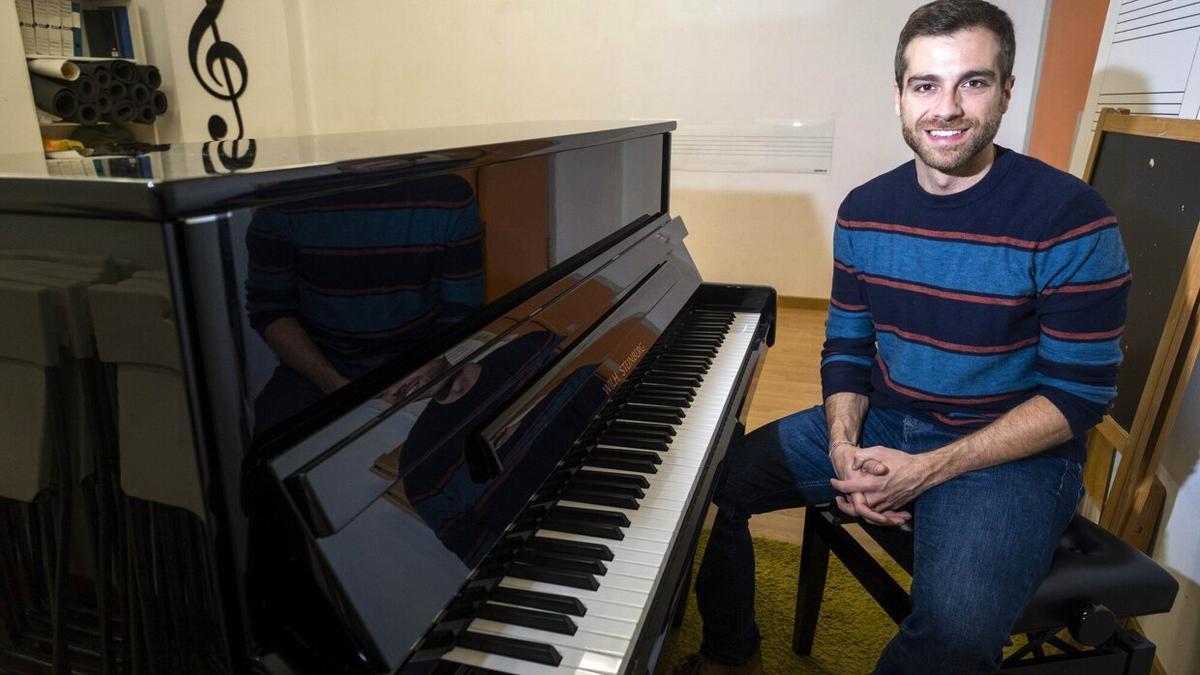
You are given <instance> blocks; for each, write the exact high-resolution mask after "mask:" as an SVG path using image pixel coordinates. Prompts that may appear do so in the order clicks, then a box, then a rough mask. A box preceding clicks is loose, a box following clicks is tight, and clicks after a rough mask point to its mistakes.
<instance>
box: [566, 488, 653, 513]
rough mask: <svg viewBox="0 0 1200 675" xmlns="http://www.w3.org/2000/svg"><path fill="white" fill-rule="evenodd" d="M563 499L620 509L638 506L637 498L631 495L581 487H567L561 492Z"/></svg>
mask: <svg viewBox="0 0 1200 675" xmlns="http://www.w3.org/2000/svg"><path fill="white" fill-rule="evenodd" d="M562 498H563V499H569V500H570V501H573V502H583V503H584V504H595V505H596V506H615V507H617V508H620V509H636V508H638V498H637V497H634V496H632V495H620V494H613V493H610V492H604V491H600V490H586V489H583V488H582V487H578V486H576V487H569V488H567V489H566V490H564V491H563V493H562Z"/></svg>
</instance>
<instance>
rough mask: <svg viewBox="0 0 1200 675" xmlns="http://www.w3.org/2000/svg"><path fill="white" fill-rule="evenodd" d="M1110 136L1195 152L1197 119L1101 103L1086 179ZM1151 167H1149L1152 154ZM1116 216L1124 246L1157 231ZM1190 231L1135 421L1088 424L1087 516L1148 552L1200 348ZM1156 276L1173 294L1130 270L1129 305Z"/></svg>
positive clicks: (1198, 246) (1196, 249) (1199, 282)
mask: <svg viewBox="0 0 1200 675" xmlns="http://www.w3.org/2000/svg"><path fill="white" fill-rule="evenodd" d="M1113 135H1126V136H1139V137H1148V138H1153V139H1165V140H1171V141H1175V142H1180V143H1195V144H1196V149H1197V152H1198V153H1200V121H1198V120H1177V119H1164V118H1156V117H1147V116H1133V115H1129V114H1127V113H1124V112H1122V111H1117V110H1112V109H1105V110H1103V111H1102V112H1101V115H1100V120H1099V122H1098V124H1097V127H1096V133H1095V135H1094V137H1093V140H1092V149H1091V152H1090V153H1089V155H1088V161H1087V166H1086V168H1085V170H1084V179H1085V180H1087V181H1088V182H1089V183H1093V184H1095V180H1094V179H1095V178H1096V175H1097V173H1096V170H1097V163H1098V161H1100V162H1102V161H1103V159H1102V153H1103V152H1104V144H1105V142H1106V140H1107V139H1109V138H1111V137H1112V136H1113ZM1149 166H1150V167H1151V168H1153V167H1154V164H1153V157H1151V159H1150V163H1149ZM1138 168H1139V169H1140V167H1138ZM1189 168H1190V167H1189ZM1102 193H1103V190H1102ZM1186 196H1187V195H1183V196H1181V198H1185V197H1186ZM1198 206H1200V204H1198ZM1117 217H1118V218H1120V219H1122V221H1121V226H1122V233H1123V235H1124V236H1125V238H1126V242H1127V245H1128V242H1129V241H1131V239H1130V237H1136V236H1154V233H1153V232H1151V231H1148V229H1145V228H1140V225H1141V224H1140V223H1136V222H1129V221H1127V220H1125V219H1124V218H1125V216H1122V214H1121V213H1120V212H1119V211H1118V213H1117ZM1195 229H1196V230H1197V232H1196V233H1193V234H1192V238H1191V246H1190V248H1189V249H1188V250H1187V254H1186V258H1185V259H1184V262H1183V266H1182V271H1181V273H1180V274H1179V276H1178V283H1177V286H1176V287H1175V293H1174V296H1173V299H1172V300H1171V303H1170V306H1169V308H1168V309H1167V310H1166V311H1165V317H1164V318H1163V321H1162V329H1161V336H1160V337H1159V339H1158V342H1157V346H1156V349H1155V351H1154V358H1153V361H1152V362H1151V365H1150V367H1149V369H1148V371H1147V373H1146V379H1145V385H1144V387H1142V390H1141V392H1140V396H1139V397H1138V399H1137V400H1138V403H1137V409H1136V413H1135V414H1134V416H1133V420H1132V424H1130V425H1129V428H1128V429H1125V428H1124V427H1123V426H1122V425H1121V424H1120V423H1119V422H1117V420H1115V419H1114V418H1113V417H1112V416H1105V418H1104V420H1103V421H1102V422H1101V424H1100V425H1098V426H1097V427H1096V429H1095V430H1093V432H1092V435H1091V437H1090V438H1089V443H1088V470H1087V475H1086V476H1085V484H1086V485H1087V486H1088V491H1089V493H1090V494H1092V495H1093V498H1098V499H1097V502H1096V503H1094V504H1093V505H1092V507H1091V509H1090V510H1091V511H1092V515H1093V516H1094V514H1095V512H1096V511H1097V510H1098V511H1099V523H1100V524H1101V525H1102V526H1104V527H1105V528H1106V529H1108V530H1109V531H1110V532H1113V533H1115V534H1117V535H1118V536H1120V537H1121V538H1122V539H1124V540H1125V541H1127V542H1129V543H1130V544H1131V545H1133V546H1136V547H1137V548H1139V549H1141V550H1142V551H1144V552H1146V553H1149V552H1150V548H1151V545H1152V543H1153V537H1154V533H1155V531H1156V529H1157V524H1158V520H1159V518H1160V517H1161V514H1162V507H1163V503H1164V500H1165V490H1164V488H1163V486H1162V484H1161V483H1160V482H1159V481H1158V480H1157V479H1156V477H1155V472H1156V470H1157V469H1158V465H1159V462H1160V460H1161V459H1162V455H1163V452H1164V450H1165V446H1166V441H1167V438H1168V435H1169V433H1170V431H1171V428H1172V426H1173V425H1174V422H1175V420H1176V418H1177V417H1178V415H1179V413H1180V406H1181V405H1182V400H1183V395H1184V392H1185V390H1186V388H1187V383H1188V381H1189V379H1190V378H1191V375H1192V373H1193V371H1194V369H1195V365H1196V359H1197V356H1198V354H1200V335H1198V330H1197V329H1198V325H1200V305H1198V302H1197V300H1198V299H1200V226H1197V227H1196V228H1195ZM1155 281H1157V282H1158V285H1157V286H1156V287H1158V288H1159V289H1160V290H1161V292H1162V293H1163V295H1165V294H1167V293H1169V292H1170V288H1169V285H1168V284H1167V283H1166V282H1165V281H1164V280H1163V279H1143V280H1141V281H1140V282H1139V274H1138V272H1137V270H1136V269H1135V270H1134V282H1133V283H1134V289H1135V292H1134V295H1133V296H1132V297H1131V300H1130V303H1131V305H1132V303H1134V302H1137V299H1138V295H1137V288H1138V284H1139V283H1151V284H1153V283H1154V282H1155ZM1127 326H1128V324H1127ZM1123 346H1125V347H1127V348H1135V349H1136V348H1141V349H1148V348H1149V345H1148V344H1141V345H1128V344H1125V343H1123ZM1120 395H1121V394H1118V396H1120ZM1125 395H1128V393H1126V394H1125ZM1118 400H1120V399H1118ZM1118 452H1119V453H1120V455H1121V459H1120V463H1119V465H1118V467H1117V472H1116V476H1115V477H1114V478H1113V480H1112V484H1111V488H1110V487H1109V476H1110V475H1111V470H1112V465H1113V461H1114V458H1115V456H1116V453H1118ZM1085 508H1086V507H1085Z"/></svg>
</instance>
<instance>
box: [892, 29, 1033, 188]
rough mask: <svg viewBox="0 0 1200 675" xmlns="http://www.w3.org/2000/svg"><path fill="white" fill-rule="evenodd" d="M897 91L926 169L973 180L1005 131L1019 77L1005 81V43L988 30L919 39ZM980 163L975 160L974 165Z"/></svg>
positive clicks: (907, 132)
mask: <svg viewBox="0 0 1200 675" xmlns="http://www.w3.org/2000/svg"><path fill="white" fill-rule="evenodd" d="M905 54H906V56H907V57H908V69H907V70H906V71H905V73H904V79H903V81H902V82H901V84H900V85H899V86H898V87H897V88H896V114H897V115H899V116H900V125H901V131H902V132H903V134H904V141H905V142H906V143H908V147H910V148H912V149H913V152H914V153H916V155H917V159H918V161H920V162H923V163H924V164H925V165H926V166H928V167H930V168H932V169H936V170H937V171H940V172H942V173H946V174H953V175H970V174H971V173H973V172H974V171H975V170H977V169H981V168H983V167H977V166H975V164H977V163H978V159H979V158H981V157H988V158H990V155H984V154H981V153H983V152H984V151H985V150H987V149H988V148H989V147H990V146H991V143H992V139H994V138H995V137H996V132H997V131H998V130H999V129H1000V118H1001V117H1002V116H1003V115H1004V113H1005V111H1007V110H1008V100H1009V97H1010V96H1011V95H1012V84H1013V78H1012V77H1009V78H1008V81H1007V82H1000V81H999V79H1000V71H999V68H998V63H997V62H998V56H999V54H1000V42H999V39H998V38H997V37H996V34H995V33H993V32H992V31H990V30H988V29H986V28H980V27H975V28H967V29H964V30H960V31H958V32H956V33H951V34H949V35H937V36H927V37H917V38H914V39H913V40H912V41H911V42H909V43H908V46H907V47H906V48H905ZM973 160H975V161H973Z"/></svg>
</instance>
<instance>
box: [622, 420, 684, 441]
mask: <svg viewBox="0 0 1200 675" xmlns="http://www.w3.org/2000/svg"><path fill="white" fill-rule="evenodd" d="M608 431H611V432H613V433H618V434H622V435H633V436H644V437H646V438H663V439H667V438H671V437H672V436H674V435H675V429H674V428H672V427H669V426H666V425H664V424H646V423H644V422H613V423H611V424H609V425H608Z"/></svg>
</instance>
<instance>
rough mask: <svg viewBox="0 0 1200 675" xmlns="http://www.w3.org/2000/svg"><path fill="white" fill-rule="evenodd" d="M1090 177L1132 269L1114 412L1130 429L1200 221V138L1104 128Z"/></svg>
mask: <svg viewBox="0 0 1200 675" xmlns="http://www.w3.org/2000/svg"><path fill="white" fill-rule="evenodd" d="M1091 183H1092V185H1093V186H1094V187H1095V188H1096V189H1097V190H1098V191H1099V192H1100V194H1101V195H1103V196H1104V199H1105V200H1107V201H1108V205H1109V207H1111V208H1112V210H1113V212H1114V213H1116V214H1117V219H1118V220H1119V221H1120V229H1121V237H1122V239H1123V240H1124V241H1125V249H1126V251H1127V253H1128V254H1129V266H1130V268H1131V269H1132V271H1133V290H1132V292H1131V294H1130V296H1129V314H1128V318H1127V320H1126V322H1125V336H1124V338H1123V339H1122V344H1121V347H1122V349H1123V350H1124V352H1125V362H1124V364H1122V366H1121V374H1120V376H1119V377H1118V378H1117V389H1118V392H1117V400H1116V403H1115V404H1114V406H1113V409H1112V411H1111V413H1110V414H1111V415H1112V417H1113V419H1115V420H1116V421H1117V423H1118V424H1120V425H1121V426H1122V427H1123V428H1124V429H1125V430H1126V431H1128V430H1130V429H1131V427H1132V425H1133V417H1134V415H1135V414H1136V412H1137V406H1138V401H1140V400H1141V398H1142V392H1143V389H1145V386H1146V378H1147V375H1148V374H1149V371H1150V366H1151V364H1152V363H1153V362H1154V352H1155V351H1156V350H1157V349H1158V342H1159V339H1160V337H1161V336H1162V332H1163V328H1164V326H1165V325H1166V321H1167V313H1168V311H1169V310H1170V308H1171V302H1172V300H1174V298H1175V291H1176V288H1177V287H1178V285H1179V278H1180V276H1181V275H1182V274H1183V269H1184V264H1185V263H1186V262H1187V255H1188V251H1189V250H1190V248H1191V245H1192V238H1193V237H1194V236H1195V233H1196V226H1197V223H1200V143H1196V142H1189V141H1181V140H1174V139H1164V138H1155V137H1151V136H1135V135H1132V134H1124V133H1112V132H1110V133H1106V134H1104V137H1103V138H1102V140H1101V144H1100V148H1099V151H1098V152H1097V155H1096V161H1095V165H1094V168H1093V171H1092V178H1091Z"/></svg>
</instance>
